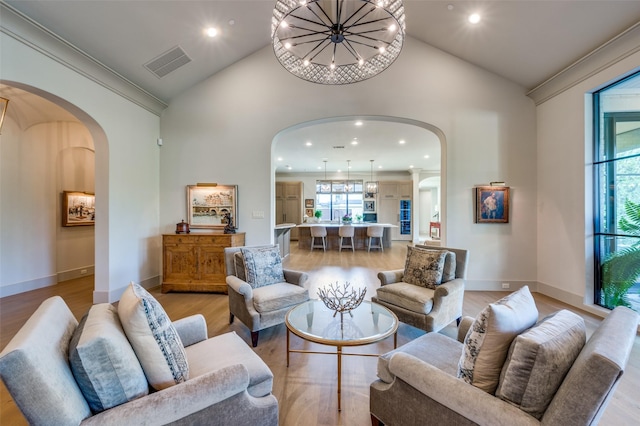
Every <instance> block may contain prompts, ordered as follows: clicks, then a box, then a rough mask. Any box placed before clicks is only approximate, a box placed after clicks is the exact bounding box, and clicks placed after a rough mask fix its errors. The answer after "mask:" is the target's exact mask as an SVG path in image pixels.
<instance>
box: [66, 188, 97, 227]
mask: <svg viewBox="0 0 640 426" xmlns="http://www.w3.org/2000/svg"><path fill="white" fill-rule="evenodd" d="M95 224H96V197H95V195H94V194H93V193H91V192H80V191H64V192H63V193H62V226H93V225H95Z"/></svg>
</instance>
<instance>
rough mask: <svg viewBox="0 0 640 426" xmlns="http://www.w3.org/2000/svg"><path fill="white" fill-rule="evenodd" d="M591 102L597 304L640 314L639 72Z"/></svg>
mask: <svg viewBox="0 0 640 426" xmlns="http://www.w3.org/2000/svg"><path fill="white" fill-rule="evenodd" d="M593 99H594V105H593V106H594V126H595V129H594V135H595V143H594V145H595V146H594V149H595V151H594V160H595V161H594V190H595V196H594V241H595V246H594V254H595V280H596V282H595V301H596V303H597V304H599V305H601V306H604V307H606V308H609V309H613V308H614V307H616V306H620V305H623V306H628V307H631V308H632V309H634V310H636V311H638V312H640V73H636V74H634V75H632V76H629V77H627V78H625V79H623V80H621V81H619V82H617V83H615V84H613V85H611V86H608V87H606V88H604V89H602V90H600V91H598V92H596V93H595V94H594V97H593Z"/></svg>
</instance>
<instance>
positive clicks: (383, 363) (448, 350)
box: [378, 333, 462, 383]
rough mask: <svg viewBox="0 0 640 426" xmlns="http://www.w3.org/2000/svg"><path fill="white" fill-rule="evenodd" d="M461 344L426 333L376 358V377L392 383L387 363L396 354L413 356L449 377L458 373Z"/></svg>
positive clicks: (438, 335)
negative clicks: (401, 353)
mask: <svg viewBox="0 0 640 426" xmlns="http://www.w3.org/2000/svg"><path fill="white" fill-rule="evenodd" d="M461 351H462V343H460V342H458V341H457V340H455V339H452V338H450V337H448V336H445V335H444V334H440V333H427V334H424V335H422V336H420V337H418V338H417V339H414V340H412V341H410V342H409V343H406V344H404V345H402V346H400V347H399V348H397V349H394V350H392V351H391V352H387V353H386V354H384V355H380V356H379V357H378V377H379V378H380V380H382V381H383V382H386V383H393V380H394V379H395V375H394V374H393V373H392V372H391V371H390V370H389V362H390V361H391V358H392V357H393V355H395V354H397V353H398V352H403V353H407V354H409V355H413V356H415V357H416V358H418V359H421V360H423V361H425V362H428V363H429V364H431V365H433V366H434V367H436V368H437V369H438V370H441V371H443V372H445V373H447V374H449V375H451V376H455V375H456V373H457V372H458V357H459V355H460V352H461Z"/></svg>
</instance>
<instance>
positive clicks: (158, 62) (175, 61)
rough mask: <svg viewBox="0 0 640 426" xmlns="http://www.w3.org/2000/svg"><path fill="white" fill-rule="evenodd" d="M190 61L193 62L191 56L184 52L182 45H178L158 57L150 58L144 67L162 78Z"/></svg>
mask: <svg viewBox="0 0 640 426" xmlns="http://www.w3.org/2000/svg"><path fill="white" fill-rule="evenodd" d="M189 62H191V58H190V57H188V56H187V54H186V53H184V50H182V48H180V46H176V47H174V48H173V49H171V50H169V51H168V52H165V53H163V54H162V55H160V56H158V57H157V58H155V59H152V60H150V61H149V62H147V63H146V64H144V67H145V68H146V69H148V70H149V71H151V72H152V73H153V74H155V76H156V77H158V78H162V77H164V76H165V75H167V74H169V73H170V72H173V71H175V70H177V69H178V68H180V67H181V66H183V65H186V64H188V63H189Z"/></svg>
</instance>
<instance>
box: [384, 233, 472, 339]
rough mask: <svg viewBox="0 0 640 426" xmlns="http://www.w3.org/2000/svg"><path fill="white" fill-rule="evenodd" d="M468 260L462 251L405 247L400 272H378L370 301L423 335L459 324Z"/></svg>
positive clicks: (428, 247) (467, 253)
mask: <svg viewBox="0 0 640 426" xmlns="http://www.w3.org/2000/svg"><path fill="white" fill-rule="evenodd" d="M432 254H433V255H434V256H431V255H432ZM442 254H444V259H443V258H442ZM468 257H469V252H468V250H463V249H456V248H448V247H436V246H433V247H432V246H423V245H415V246H414V247H411V246H409V247H407V261H406V262H405V268H404V269H397V270H393V271H383V272H379V273H378V279H380V283H381V287H380V288H379V289H378V290H377V291H376V295H375V296H373V297H372V298H371V300H372V301H374V302H376V303H379V304H381V305H384V306H386V307H387V308H389V309H391V310H392V311H393V312H394V313H395V314H396V315H397V317H398V319H399V320H400V321H402V322H404V323H406V324H409V325H412V326H414V327H417V328H419V329H421V330H424V331H427V332H434V331H438V330H440V329H442V328H444V327H446V326H447V325H449V324H450V323H451V322H452V321H454V320H456V321H458V323H459V321H460V318H461V317H462V301H463V297H464V279H465V278H466V274H467V262H468ZM434 258H435V260H434ZM438 276H439V278H438Z"/></svg>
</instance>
